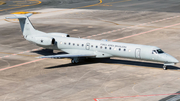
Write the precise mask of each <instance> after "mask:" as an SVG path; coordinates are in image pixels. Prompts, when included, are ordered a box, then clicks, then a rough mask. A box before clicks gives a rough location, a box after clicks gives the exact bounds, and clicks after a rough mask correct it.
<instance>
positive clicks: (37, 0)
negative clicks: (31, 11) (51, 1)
mask: <svg viewBox="0 0 180 101" xmlns="http://www.w3.org/2000/svg"><path fill="white" fill-rule="evenodd" d="M29 1H36V2H38V3H35V4H32V5H22V6H19V7H13V8H7V9H2V10H0V11H6V10H12V9H16V8H23V7H28V6H34V5H39V4H40V3H41V1H39V0H29Z"/></svg>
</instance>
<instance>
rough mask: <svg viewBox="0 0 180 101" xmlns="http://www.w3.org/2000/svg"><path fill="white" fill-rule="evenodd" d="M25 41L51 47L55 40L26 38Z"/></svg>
mask: <svg viewBox="0 0 180 101" xmlns="http://www.w3.org/2000/svg"><path fill="white" fill-rule="evenodd" d="M26 39H27V40H29V41H31V42H33V43H36V44H38V45H42V46H51V45H54V44H55V39H54V38H51V37H41V36H27V38H26Z"/></svg>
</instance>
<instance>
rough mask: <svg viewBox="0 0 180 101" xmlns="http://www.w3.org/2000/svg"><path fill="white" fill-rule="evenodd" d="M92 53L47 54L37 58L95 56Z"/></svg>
mask: <svg viewBox="0 0 180 101" xmlns="http://www.w3.org/2000/svg"><path fill="white" fill-rule="evenodd" d="M95 56H96V55H94V54H61V55H48V56H41V57H37V58H55V59H59V58H75V57H95Z"/></svg>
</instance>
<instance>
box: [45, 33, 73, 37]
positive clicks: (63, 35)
mask: <svg viewBox="0 0 180 101" xmlns="http://www.w3.org/2000/svg"><path fill="white" fill-rule="evenodd" d="M48 35H51V36H59V37H70V36H69V35H68V34H65V33H48Z"/></svg>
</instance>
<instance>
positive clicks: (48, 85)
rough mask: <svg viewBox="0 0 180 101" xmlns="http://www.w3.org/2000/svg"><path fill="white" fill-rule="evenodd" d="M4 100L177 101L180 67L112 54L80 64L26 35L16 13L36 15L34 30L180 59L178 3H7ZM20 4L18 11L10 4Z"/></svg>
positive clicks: (0, 73)
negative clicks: (139, 48)
mask: <svg viewBox="0 0 180 101" xmlns="http://www.w3.org/2000/svg"><path fill="white" fill-rule="evenodd" d="M3 2H5V3H4V4H3V5H0V15H1V16H0V35H1V37H0V65H1V66H0V101H178V100H180V97H179V96H180V86H179V84H180V63H178V64H176V65H175V66H169V67H168V70H163V69H162V66H163V63H155V62H149V61H143V60H131V59H124V58H117V57H112V58H110V59H90V60H87V61H85V62H84V63H80V64H78V65H73V64H71V60H70V59H37V58H36V57H38V56H43V55H50V54H61V53H62V52H61V51H58V50H55V51H54V52H53V53H52V51H49V50H46V49H43V48H41V47H38V46H36V45H35V44H33V43H30V42H28V41H26V40H25V39H24V38H23V37H22V32H21V30H20V26H19V23H18V20H16V19H13V20H5V17H9V16H13V15H12V14H10V13H14V12H34V15H32V16H31V17H30V20H31V22H32V23H33V25H34V27H35V29H37V30H40V31H44V32H62V33H67V34H69V35H70V36H71V37H80V38H87V39H97V40H101V39H108V40H109V41H116V42H125V43H133V44H143V45H151V46H157V47H159V48H161V49H162V50H163V51H165V52H166V53H168V54H170V55H172V56H173V57H175V58H176V59H178V60H179V61H180V53H179V51H180V45H179V43H180V34H179V33H180V30H179V29H180V14H179V13H180V11H179V7H180V1H178V0H89V1H87V0H17V1H16V0H15V1H14V0H13V1H10V0H7V1H6V0H3ZM12 5H14V6H12Z"/></svg>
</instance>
